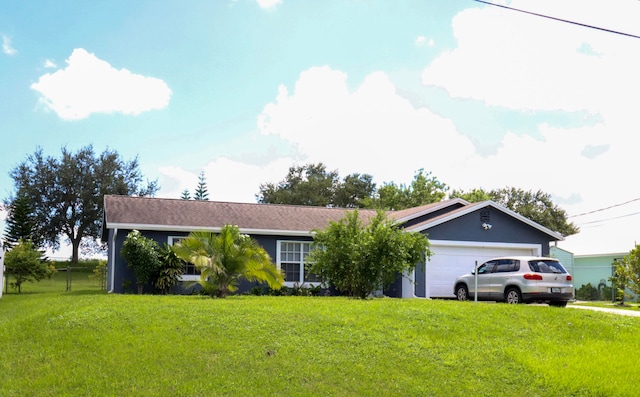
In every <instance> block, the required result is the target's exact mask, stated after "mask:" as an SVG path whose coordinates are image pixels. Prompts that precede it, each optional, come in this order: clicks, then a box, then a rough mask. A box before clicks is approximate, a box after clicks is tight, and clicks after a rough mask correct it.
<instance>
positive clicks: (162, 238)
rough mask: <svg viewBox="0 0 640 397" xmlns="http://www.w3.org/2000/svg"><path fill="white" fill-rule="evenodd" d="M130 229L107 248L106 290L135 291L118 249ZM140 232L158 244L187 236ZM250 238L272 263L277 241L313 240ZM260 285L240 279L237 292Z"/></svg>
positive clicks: (149, 288) (150, 289) (148, 289)
mask: <svg viewBox="0 0 640 397" xmlns="http://www.w3.org/2000/svg"><path fill="white" fill-rule="evenodd" d="M129 232H131V230H127V229H120V230H118V233H117V236H116V241H115V252H113V253H112V252H111V249H110V250H109V257H108V259H107V262H108V266H107V269H115V272H114V274H113V275H112V274H110V273H109V272H108V273H107V290H108V291H112V292H115V293H126V292H133V291H135V285H136V279H135V276H134V274H133V272H132V271H131V269H130V268H129V267H128V266H127V263H126V262H125V260H124V259H123V258H122V256H121V255H120V249H121V248H122V244H123V243H124V240H125V238H126V237H127V234H129ZM140 233H142V235H143V236H144V237H147V238H151V239H153V240H155V241H156V242H157V243H158V245H159V246H161V247H162V246H163V245H164V244H165V243H168V241H169V237H181V236H187V235H188V233H186V232H182V231H180V232H172V231H149V230H140ZM251 238H253V239H254V240H256V242H257V243H258V244H260V246H262V247H263V248H264V249H265V251H267V253H268V254H269V256H270V257H271V260H272V261H273V263H276V261H277V246H278V241H283V240H289V241H313V239H312V238H311V237H310V236H282V235H280V236H279V235H251ZM112 239H113V230H111V229H110V230H109V242H111V241H112ZM112 260H115V262H114V263H115V266H111V262H112ZM127 281H128V282H130V284H131V287H130V288H129V290H127V291H125V289H124V287H123V283H126V282H127ZM256 286H261V284H259V283H255V282H249V281H246V280H241V282H240V284H239V286H238V287H239V288H238V293H243V292H247V291H249V290H250V289H251V288H253V287H256ZM153 291H154V289H153V286H151V285H147V286H145V288H144V292H145V293H151V292H153ZM192 291H193V288H189V289H185V286H184V285H179V286H177V287H176V288H175V289H174V291H173V292H175V293H186V292H192Z"/></svg>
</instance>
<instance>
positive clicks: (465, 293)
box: [456, 284, 469, 301]
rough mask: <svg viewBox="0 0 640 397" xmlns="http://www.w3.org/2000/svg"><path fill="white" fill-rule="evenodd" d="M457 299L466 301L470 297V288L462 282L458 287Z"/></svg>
mask: <svg viewBox="0 0 640 397" xmlns="http://www.w3.org/2000/svg"><path fill="white" fill-rule="evenodd" d="M456 299H458V300H459V301H466V300H468V299H469V290H468V289H467V286H466V285H464V284H460V285H458V286H457V287H456Z"/></svg>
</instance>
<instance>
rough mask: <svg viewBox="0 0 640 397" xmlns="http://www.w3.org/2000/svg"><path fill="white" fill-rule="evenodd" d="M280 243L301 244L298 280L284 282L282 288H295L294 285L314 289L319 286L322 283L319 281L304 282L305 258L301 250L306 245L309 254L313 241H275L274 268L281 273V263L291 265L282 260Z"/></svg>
mask: <svg viewBox="0 0 640 397" xmlns="http://www.w3.org/2000/svg"><path fill="white" fill-rule="evenodd" d="M282 243H292V244H301V246H300V253H301V255H300V278H299V280H297V281H285V282H284V286H285V287H289V288H291V287H294V286H296V284H297V285H298V286H302V285H304V286H306V287H315V286H318V285H321V284H322V283H321V282H320V281H304V272H305V271H306V269H305V263H306V262H305V260H304V259H305V258H304V255H303V253H304V250H303V249H302V244H307V245H309V252H311V244H312V243H313V241H304V240H277V241H276V267H277V268H278V270H279V271H282V263H283V262H285V263H291V262H292V261H284V260H282Z"/></svg>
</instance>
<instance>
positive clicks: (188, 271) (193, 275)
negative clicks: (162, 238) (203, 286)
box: [168, 236, 200, 280]
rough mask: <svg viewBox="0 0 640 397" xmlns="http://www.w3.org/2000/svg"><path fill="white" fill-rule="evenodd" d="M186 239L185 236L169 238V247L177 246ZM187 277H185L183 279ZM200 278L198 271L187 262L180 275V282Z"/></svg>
mask: <svg viewBox="0 0 640 397" xmlns="http://www.w3.org/2000/svg"><path fill="white" fill-rule="evenodd" d="M185 238H187V237H186V236H169V242H168V243H169V245H174V244H178V243H179V242H180V241H182V240H184V239H185ZM185 276H187V277H185ZM199 276H200V270H198V268H197V267H196V265H194V264H193V263H191V262H187V263H186V264H185V266H184V273H183V274H182V280H187V279H197V278H198V277H199Z"/></svg>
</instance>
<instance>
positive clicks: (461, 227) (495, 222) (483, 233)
mask: <svg viewBox="0 0 640 397" xmlns="http://www.w3.org/2000/svg"><path fill="white" fill-rule="evenodd" d="M480 212H481V210H478V211H474V212H471V213H469V214H467V215H464V216H461V217H459V218H455V219H452V220H450V221H448V222H445V223H442V224H440V225H437V226H433V227H431V228H429V230H428V236H429V239H430V240H452V241H453V240H455V241H483V242H495V243H528V244H540V245H541V246H542V255H543V256H549V236H548V235H546V234H545V233H543V232H542V231H540V230H538V229H535V228H533V227H531V226H529V225H526V224H524V223H522V222H520V221H518V220H517V219H515V218H513V217H511V216H509V215H508V214H505V213H504V212H502V211H499V210H495V209H491V210H490V221H489V222H486V223H490V224H491V229H489V230H485V229H483V228H482V223H484V222H482V221H481V218H480Z"/></svg>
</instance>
